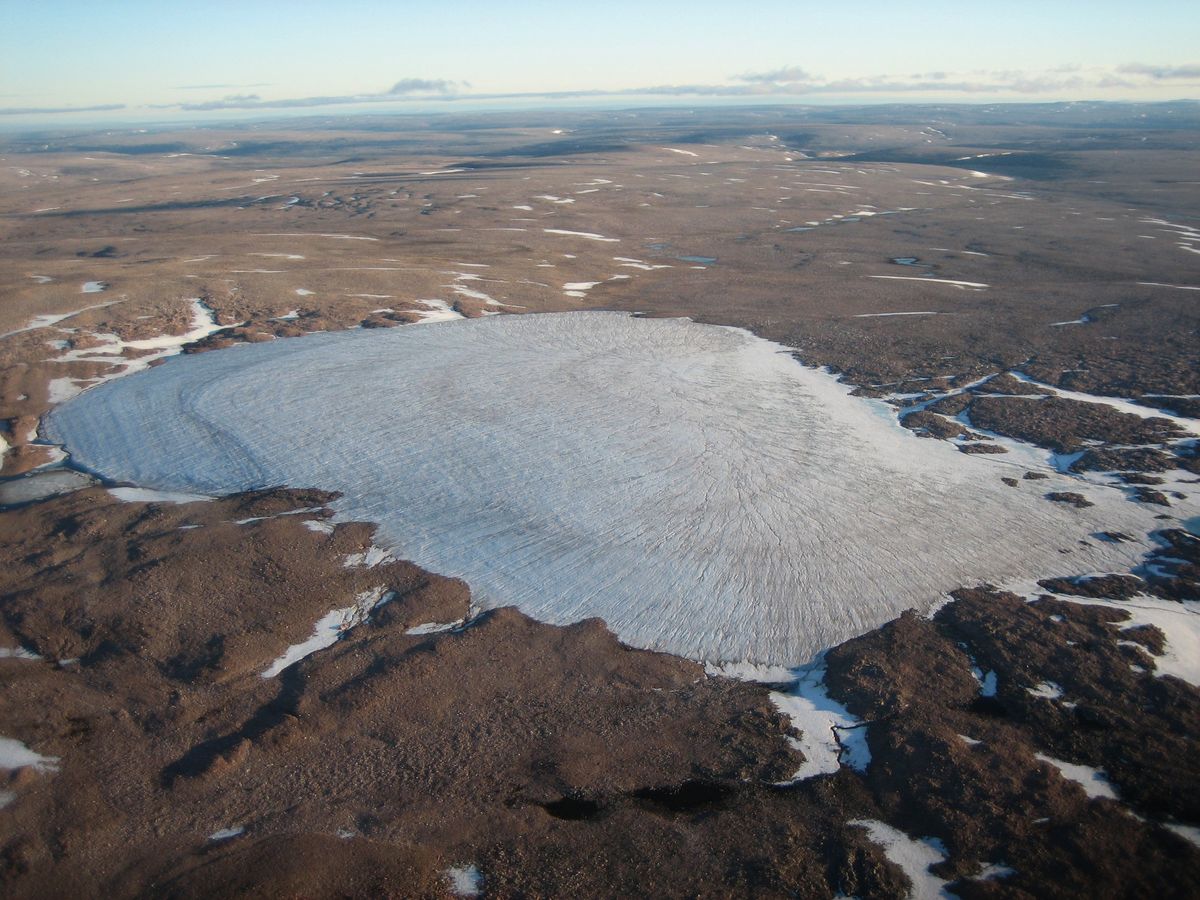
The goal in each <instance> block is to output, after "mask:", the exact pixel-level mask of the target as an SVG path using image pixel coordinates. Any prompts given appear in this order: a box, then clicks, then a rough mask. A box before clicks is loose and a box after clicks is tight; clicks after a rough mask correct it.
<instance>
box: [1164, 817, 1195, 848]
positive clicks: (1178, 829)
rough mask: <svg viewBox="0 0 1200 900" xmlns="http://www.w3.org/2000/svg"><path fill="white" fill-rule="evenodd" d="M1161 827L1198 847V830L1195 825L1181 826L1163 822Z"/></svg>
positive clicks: (1175, 823) (1176, 823)
mask: <svg viewBox="0 0 1200 900" xmlns="http://www.w3.org/2000/svg"><path fill="white" fill-rule="evenodd" d="M1162 824H1163V827H1164V828H1166V829H1167V830H1169V831H1173V832H1175V834H1177V835H1179V836H1180V837H1181V838H1183V839H1184V840H1185V841H1188V842H1189V843H1191V844H1194V845H1195V846H1197V847H1200V828H1197V827H1196V826H1195V825H1183V824H1181V823H1179V822H1163V823H1162Z"/></svg>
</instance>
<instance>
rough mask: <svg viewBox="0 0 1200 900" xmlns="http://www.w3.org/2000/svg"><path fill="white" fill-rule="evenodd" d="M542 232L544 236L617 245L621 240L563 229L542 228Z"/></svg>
mask: <svg viewBox="0 0 1200 900" xmlns="http://www.w3.org/2000/svg"><path fill="white" fill-rule="evenodd" d="M542 231H544V232H546V234H566V235H571V236H573V237H581V238H587V239H588V240H589V241H607V242H608V243H610V244H615V243H618V242H619V241H620V240H621V239H620V238H610V237H605V236H604V235H602V234H596V233H595V232H593V231H567V230H566V229H563V228H543V229H542Z"/></svg>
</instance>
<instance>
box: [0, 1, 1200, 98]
mask: <svg viewBox="0 0 1200 900" xmlns="http://www.w3.org/2000/svg"><path fill="white" fill-rule="evenodd" d="M0 11H2V16H0V108H4V109H3V111H4V112H5V113H7V114H8V116H9V117H11V116H13V115H14V112H13V111H14V110H17V109H25V108H35V109H57V108H60V107H95V106H107V105H122V106H123V107H124V108H123V109H120V110H115V111H113V112H109V113H103V115H112V116H114V117H119V118H123V119H129V118H136V117H144V118H158V119H161V118H168V117H174V116H186V117H187V118H197V117H198V116H200V115H201V114H202V113H203V112H205V110H197V109H195V105H197V104H199V105H200V106H214V105H215V106H223V107H233V108H235V109H240V110H241V111H242V114H245V110H246V109H251V110H254V109H274V108H277V104H279V103H281V102H282V103H284V104H291V105H294V107H298V108H301V109H312V108H317V107H314V106H313V105H312V103H311V101H310V100H309V98H312V97H331V98H335V99H336V100H337V101H338V102H337V103H336V104H330V107H331V108H332V106H334V105H348V104H349V103H350V101H351V99H352V98H355V99H358V100H361V101H363V102H368V103H371V104H373V105H374V106H373V108H379V109H381V110H382V109H384V108H393V107H394V108H397V109H405V108H409V107H411V106H413V105H414V102H415V101H414V99H413V98H415V99H416V100H419V101H420V104H421V106H422V108H428V106H429V105H430V103H431V101H432V100H435V99H436V100H437V101H438V102H439V103H444V102H445V101H444V97H445V96H446V95H447V94H454V95H462V94H471V95H479V94H484V95H491V94H502V95H506V94H536V93H542V92H574V91H601V92H612V93H616V94H618V95H619V94H620V92H630V93H629V94H628V96H629V99H630V102H631V103H635V102H651V101H653V102H662V96H661V95H651V94H648V93H645V92H644V89H647V88H652V87H659V86H667V87H670V88H671V89H672V90H673V91H674V92H675V93H676V95H677V96H681V97H683V98H685V99H691V100H694V99H696V98H699V97H705V96H716V97H722V96H726V97H731V98H740V99H745V98H747V97H748V98H752V99H760V98H761V99H763V100H767V101H788V102H806V103H828V102H875V101H879V100H892V99H903V100H910V101H924V100H948V99H955V100H960V101H969V100H979V101H985V100H986V101H991V100H997V99H1007V100H1059V99H1114V100H1116V99H1143V100H1152V99H1177V98H1188V97H1191V98H1194V97H1198V96H1200V2H1196V0H1189V2H1180V0H1143V2H1138V3H1132V2H1107V0H1091V2H1085V0H1041V2H1027V0H1009V2H1008V3H994V2H991V3H975V2H970V0H959V2H954V3H951V2H941V0H927V2H922V3H918V4H902V3H896V2H881V0H859V2H856V3H847V4H837V3H831V2H829V0H824V2H819V3H817V2H806V0H790V2H757V3H756V2H743V3H728V2H724V3H716V2H706V0H693V2H689V3H681V2H659V3H655V2H651V0H643V2H637V3H635V2H626V0H610V2H605V3H575V4H571V3H569V2H541V0H526V2H520V0H513V2H507V3H506V2H501V0H493V2H472V0H465V2H454V0H445V2H434V3H420V4H417V3H409V2H391V3H385V2H368V0H342V2H337V3H316V2H306V0H291V2H279V0H264V2H253V0H244V2H227V0H209V2H173V0H156V2H148V0H113V2H109V3H98V2H95V0H91V2H77V0H59V2H55V0H45V2H30V0H0ZM764 73H775V75H774V76H773V77H760V78H749V79H743V78H740V76H746V75H751V76H753V75H760V76H761V75H763V74H764ZM404 79H418V80H421V81H429V82H448V83H446V84H426V85H421V84H416V85H414V86H413V87H415V88H416V90H410V91H408V92H406V93H405V95H404V97H407V98H409V99H408V101H407V102H395V101H396V100H403V99H404V98H401V97H396V98H392V99H389V100H388V102H386V103H384V102H382V98H381V97H380V96H378V95H382V94H386V93H387V92H388V91H389V89H390V88H392V86H393V85H395V84H396V82H398V81H402V80H404ZM186 105H191V107H192V108H188V106H186ZM356 105H357V104H356ZM96 115H100V114H94V115H93V117H95V116H96ZM27 117H29V114H25V115H22V116H21V118H27ZM50 118H51V116H50V115H38V116H36V119H37V120H42V121H45V120H48V119H50ZM31 120H33V119H31Z"/></svg>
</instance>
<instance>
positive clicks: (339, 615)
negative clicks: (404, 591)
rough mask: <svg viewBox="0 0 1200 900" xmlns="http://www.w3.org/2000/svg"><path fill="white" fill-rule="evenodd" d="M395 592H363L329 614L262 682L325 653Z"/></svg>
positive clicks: (270, 669)
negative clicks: (325, 650)
mask: <svg viewBox="0 0 1200 900" xmlns="http://www.w3.org/2000/svg"><path fill="white" fill-rule="evenodd" d="M394 596H395V594H394V593H393V592H392V591H386V590H384V589H383V588H375V589H374V590H371V591H363V592H362V593H361V594H358V595H357V596H356V597H355V598H354V603H353V604H352V605H350V606H347V607H345V608H343V609H335V610H331V611H330V612H328V613H326V614H325V615H324V616H323V617H322V618H321V619H320V620H319V621H318V622H317V624H316V625H315V626H314V627H313V633H312V635H311V636H310V637H309V638H308V640H306V641H301V642H300V643H299V644H292V646H290V647H288V648H287V650H285V651H284V652H283V655H282V656H280V657H279V658H278V659H276V660H275V662H273V663H271V665H270V666H268V667H267V668H266V669H265V670H264V671H263V672H262V677H263V678H274V677H275V676H276V675H278V674H279V673H280V672H282V671H283V670H284V669H286V668H288V667H289V666H293V665H295V664H296V663H298V662H300V660H302V659H304V658H305V657H306V656H310V655H312V654H313V653H316V652H317V651H318V650H324V649H325V648H326V647H331V646H333V645H334V644H336V643H337V642H338V640H339V639H340V638H341V636H342V635H343V634H345V633H346V632H347V631H349V630H350V629H351V628H353V627H354V626H355V625H359V624H361V623H362V622H365V621H366V620H367V619H368V618H370V616H371V613H372V611H374V610H376V609H378V608H379V607H381V606H383V605H384V604H385V603H387V602H388V601H389V600H391V599H392V597H394Z"/></svg>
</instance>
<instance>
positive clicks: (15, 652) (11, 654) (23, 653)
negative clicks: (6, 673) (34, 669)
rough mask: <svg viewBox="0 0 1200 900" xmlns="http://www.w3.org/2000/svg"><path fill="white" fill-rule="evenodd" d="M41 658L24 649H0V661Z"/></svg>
mask: <svg viewBox="0 0 1200 900" xmlns="http://www.w3.org/2000/svg"><path fill="white" fill-rule="evenodd" d="M41 658H42V657H41V656H40V655H39V654H37V653H34V652H33V651H32V650H26V649H25V648H24V647H0V659H30V660H34V659H41Z"/></svg>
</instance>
